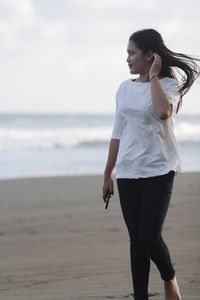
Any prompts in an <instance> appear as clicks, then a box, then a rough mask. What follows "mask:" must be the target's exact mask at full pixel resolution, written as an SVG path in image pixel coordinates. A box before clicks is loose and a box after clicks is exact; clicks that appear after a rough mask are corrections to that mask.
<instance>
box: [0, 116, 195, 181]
mask: <svg viewBox="0 0 200 300" xmlns="http://www.w3.org/2000/svg"><path fill="white" fill-rule="evenodd" d="M113 122H114V116H113V115H108V114H105V115H102V114H101V115H98V114H19V113H18V114H8V113H6V114H0V179H9V178H10V179H11V178H24V177H39V176H60V175H83V174H103V171H104V168H105V164H106V159H107V155H108V146H109V140H110V137H111V132H112V126H113ZM175 135H176V138H177V142H178V145H179V149H180V153H181V158H182V163H183V171H184V172H188V171H200V155H199V154H200V115H182V114H181V113H179V115H178V116H177V117H176V121H175Z"/></svg>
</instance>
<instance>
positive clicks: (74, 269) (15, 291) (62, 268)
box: [0, 173, 200, 300]
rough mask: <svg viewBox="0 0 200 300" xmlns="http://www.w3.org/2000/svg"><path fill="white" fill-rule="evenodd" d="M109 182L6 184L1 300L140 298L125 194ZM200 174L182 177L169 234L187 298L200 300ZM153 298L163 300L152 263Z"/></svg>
mask: <svg viewBox="0 0 200 300" xmlns="http://www.w3.org/2000/svg"><path fill="white" fill-rule="evenodd" d="M102 179H103V178H102V176H79V177H55V178H53V177H49V178H31V179H15V180H1V181H0V225H1V226H0V245H1V247H0V270H1V272H0V300H25V299H26V300H28V299H34V300H47V299H48V300H66V299H67V300H74V299H85V300H86V299H87V300H90V299H91V300H92V299H97V300H100V299H101V300H106V299H116V300H117V299H133V298H132V283H131V273H130V264H129V239H128V233H127V230H126V227H125V224H124V221H123V218H122V214H121V210H120V205H119V200H118V193H117V189H116V185H115V196H114V197H113V198H112V199H111V201H110V204H109V207H108V210H105V208H104V202H103V200H102V196H101V190H102ZM199 200H200V173H185V174H183V175H178V176H176V177H175V185H174V191H173V195H172V200H171V204H170V207H169V211H168V215H167V219H166V221H165V226H164V230H163V236H164V239H165V240H166V243H167V245H168V247H169V249H170V252H171V256H172V261H173V264H174V265H175V268H176V273H177V278H178V281H179V284H180V288H181V292H182V295H183V300H195V299H198V300H199V299H200V218H199V214H200V201H199ZM149 292H150V294H152V298H150V299H155V300H161V299H162V300H163V299H164V296H163V283H162V281H161V279H160V277H159V273H158V271H157V269H156V268H155V266H154V265H153V263H152V264H151V274H150V287H149Z"/></svg>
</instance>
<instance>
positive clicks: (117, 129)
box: [111, 86, 124, 139]
mask: <svg viewBox="0 0 200 300" xmlns="http://www.w3.org/2000/svg"><path fill="white" fill-rule="evenodd" d="M120 96H121V86H120V87H119V88H118V90H117V93H116V96H115V102H116V108H115V120H114V125H113V130H112V134H111V138H112V139H120V138H121V136H122V132H123V123H124V121H123V116H122V114H121V113H120V109H119V101H120Z"/></svg>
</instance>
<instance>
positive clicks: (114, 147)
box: [103, 139, 120, 202]
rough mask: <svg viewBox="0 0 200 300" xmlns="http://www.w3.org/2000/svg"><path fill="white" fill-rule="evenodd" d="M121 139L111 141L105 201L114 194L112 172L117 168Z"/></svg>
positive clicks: (104, 191)
mask: <svg viewBox="0 0 200 300" xmlns="http://www.w3.org/2000/svg"><path fill="white" fill-rule="evenodd" d="M119 142H120V139H111V140H110V146H109V151H108V159H107V163H106V167H105V171H104V184H103V200H104V202H106V199H107V198H108V197H109V198H110V197H111V195H113V194H114V188H113V180H112V172H113V170H114V167H115V162H116V159H117V153H118V150H119Z"/></svg>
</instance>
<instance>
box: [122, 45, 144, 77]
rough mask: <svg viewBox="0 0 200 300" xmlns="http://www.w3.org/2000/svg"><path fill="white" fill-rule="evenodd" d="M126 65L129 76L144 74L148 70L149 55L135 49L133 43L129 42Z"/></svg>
mask: <svg viewBox="0 0 200 300" xmlns="http://www.w3.org/2000/svg"><path fill="white" fill-rule="evenodd" d="M127 53H128V57H127V60H126V61H127V63H128V66H129V68H130V73H131V74H145V73H146V72H147V69H148V68H149V55H147V54H146V55H145V54H144V53H143V51H142V50H141V49H139V48H137V46H136V44H135V43H134V42H133V41H129V43H128V47H127Z"/></svg>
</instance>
